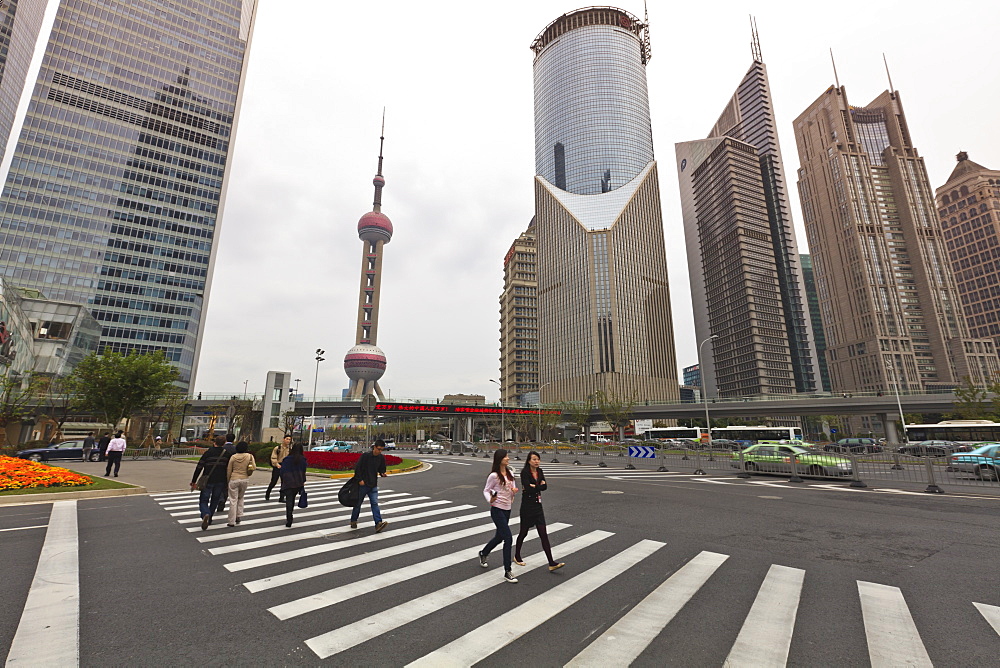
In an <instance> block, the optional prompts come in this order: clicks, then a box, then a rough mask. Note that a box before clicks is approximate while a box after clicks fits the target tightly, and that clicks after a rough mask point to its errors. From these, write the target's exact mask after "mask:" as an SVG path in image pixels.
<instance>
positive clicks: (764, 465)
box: [732, 443, 854, 476]
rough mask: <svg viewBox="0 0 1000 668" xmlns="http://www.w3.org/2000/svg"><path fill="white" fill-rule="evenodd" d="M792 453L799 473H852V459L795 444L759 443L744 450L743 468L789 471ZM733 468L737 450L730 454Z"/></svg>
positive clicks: (749, 469) (824, 474) (737, 459)
mask: <svg viewBox="0 0 1000 668" xmlns="http://www.w3.org/2000/svg"><path fill="white" fill-rule="evenodd" d="M792 454H795V455H797V456H798V457H797V463H798V466H797V469H798V472H799V473H804V474H807V475H815V476H839V475H851V474H852V473H853V472H854V471H853V470H852V468H851V460H850V459H848V458H846V457H839V456H837V455H830V454H827V453H825V452H823V451H822V450H810V449H809V448H803V447H801V446H798V445H791V444H787V445H786V444H779V443H758V444H757V445H751V446H750V447H749V448H746V449H745V450H743V468H744V470H746V471H766V472H771V473H791V472H792ZM732 465H733V467H734V468H739V467H740V453H738V452H737V453H733V462H732Z"/></svg>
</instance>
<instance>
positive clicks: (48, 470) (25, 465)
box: [0, 457, 94, 490]
mask: <svg viewBox="0 0 1000 668" xmlns="http://www.w3.org/2000/svg"><path fill="white" fill-rule="evenodd" d="M93 482H94V481H93V480H91V479H90V478H88V477H87V476H85V475H80V474H79V473H73V472H72V471H70V470H67V469H64V468H60V467H58V466H49V465H48V464H41V463H38V462H33V461H31V460H28V459H19V458H17V457H0V490H6V489H29V488H31V487H77V486H79V485H90V484H93Z"/></svg>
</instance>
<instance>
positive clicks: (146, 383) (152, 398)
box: [66, 351, 178, 426]
mask: <svg viewBox="0 0 1000 668" xmlns="http://www.w3.org/2000/svg"><path fill="white" fill-rule="evenodd" d="M177 376H178V374H177V369H175V368H174V367H172V366H171V365H170V363H169V362H168V361H167V358H166V357H165V356H164V354H163V353H162V352H160V351H157V352H155V353H147V354H138V353H135V352H130V353H129V354H128V355H122V354H121V353H114V352H106V353H105V354H103V355H98V354H97V353H91V354H90V355H88V356H87V357H85V358H83V359H82V360H81V361H80V363H79V364H77V365H76V368H75V369H73V373H71V374H70V375H69V376H68V377H67V379H66V382H67V383H69V384H70V385H71V386H72V387H73V390H74V391H75V392H76V394H77V395H78V396H79V397H80V407H81V408H84V409H86V410H91V411H93V412H94V413H96V414H97V415H100V416H101V417H103V418H104V421H105V422H106V423H107V424H108V425H110V426H115V425H117V424H118V423H119V422H121V421H122V420H124V419H126V418H129V417H132V416H133V415H134V414H135V413H137V412H139V411H148V410H149V409H151V408H152V407H153V406H155V405H156V403H157V402H159V401H160V400H161V399H163V398H164V397H165V396H166V395H167V393H168V392H170V391H171V389H172V388H173V387H174V385H173V383H174V381H175V380H177Z"/></svg>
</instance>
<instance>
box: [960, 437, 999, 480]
mask: <svg viewBox="0 0 1000 668" xmlns="http://www.w3.org/2000/svg"><path fill="white" fill-rule="evenodd" d="M948 465H949V466H951V468H952V469H954V470H955V471H961V472H963V473H972V474H975V475H976V476H977V477H978V478H980V479H981V480H1000V443H985V444H983V445H980V446H979V447H978V448H976V449H975V450H973V451H972V452H963V453H961V454H954V455H951V456H950V457H948Z"/></svg>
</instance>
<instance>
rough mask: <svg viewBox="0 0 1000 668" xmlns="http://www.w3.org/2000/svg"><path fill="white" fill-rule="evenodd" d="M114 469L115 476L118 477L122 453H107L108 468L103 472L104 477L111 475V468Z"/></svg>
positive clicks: (117, 451)
mask: <svg viewBox="0 0 1000 668" xmlns="http://www.w3.org/2000/svg"><path fill="white" fill-rule="evenodd" d="M112 466H114V467H115V475H116V476H117V475H118V469H120V468H121V467H122V451H121V450H113V451H111V452H109V453H108V468H107V470H106V471H105V472H104V475H111V467H112Z"/></svg>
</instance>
